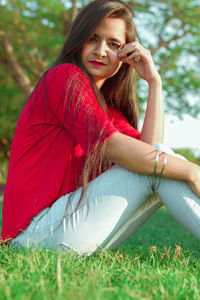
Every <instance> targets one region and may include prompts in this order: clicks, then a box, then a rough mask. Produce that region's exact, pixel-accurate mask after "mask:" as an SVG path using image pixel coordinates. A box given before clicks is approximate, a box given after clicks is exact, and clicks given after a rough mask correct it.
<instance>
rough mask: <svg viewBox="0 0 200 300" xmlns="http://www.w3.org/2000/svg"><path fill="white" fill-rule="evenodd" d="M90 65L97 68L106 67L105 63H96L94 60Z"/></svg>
mask: <svg viewBox="0 0 200 300" xmlns="http://www.w3.org/2000/svg"><path fill="white" fill-rule="evenodd" d="M90 63H91V64H92V65H94V66H97V67H102V66H105V64H104V63H102V62H100V61H95V60H92V61H90Z"/></svg>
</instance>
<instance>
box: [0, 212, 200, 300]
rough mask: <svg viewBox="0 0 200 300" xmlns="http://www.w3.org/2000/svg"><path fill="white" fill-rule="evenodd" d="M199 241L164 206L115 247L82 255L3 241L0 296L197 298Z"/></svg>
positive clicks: (0, 266) (0, 260)
mask: <svg viewBox="0 0 200 300" xmlns="http://www.w3.org/2000/svg"><path fill="white" fill-rule="evenodd" d="M199 267H200V255H199V241H197V240H196V239H195V238H194V237H192V236H191V235H190V234H189V233H188V232H187V231H185V230H184V229H183V228H182V227H181V226H179V225H178V224H177V223H176V221H174V219H173V218H172V217H171V216H169V214H168V213H167V211H166V210H165V209H164V208H161V209H159V210H158V211H157V212H156V213H155V214H154V216H153V217H152V218H151V219H150V220H149V221H148V222H147V223H146V224H145V225H144V226H143V227H142V228H141V229H140V230H138V232H137V233H136V234H135V235H134V236H133V237H131V238H130V239H129V240H128V241H127V242H125V243H124V244H123V245H122V246H121V247H119V248H118V249H116V250H114V251H110V250H109V251H103V250H102V251H100V252H99V253H98V254H96V255H94V256H91V257H81V258H80V257H78V256H76V255H72V254H63V255H61V254H60V253H58V252H56V251H47V250H45V249H37V250H28V249H17V250H15V251H14V250H12V249H11V248H7V247H1V249H0V299H4V300H6V299H9V300H10V299H20V300H21V299H58V300H59V299H72V300H76V299H81V300H84V299H85V300H86V299H87V300H90V299H91V300H93V299H97V300H98V299H99V300H100V299H112V300H114V299H118V300H121V299H146V300H147V299H148V300H162V299H188V300H189V299H194V300H197V299H199V297H200V288H199V286H200V277H199Z"/></svg>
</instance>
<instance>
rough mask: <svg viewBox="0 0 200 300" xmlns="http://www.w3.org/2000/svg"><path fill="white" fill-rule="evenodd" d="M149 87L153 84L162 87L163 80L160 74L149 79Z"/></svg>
mask: <svg viewBox="0 0 200 300" xmlns="http://www.w3.org/2000/svg"><path fill="white" fill-rule="evenodd" d="M147 83H148V85H149V87H151V86H160V87H162V80H161V77H160V75H159V74H158V76H156V77H154V78H152V79H151V80H149V81H147Z"/></svg>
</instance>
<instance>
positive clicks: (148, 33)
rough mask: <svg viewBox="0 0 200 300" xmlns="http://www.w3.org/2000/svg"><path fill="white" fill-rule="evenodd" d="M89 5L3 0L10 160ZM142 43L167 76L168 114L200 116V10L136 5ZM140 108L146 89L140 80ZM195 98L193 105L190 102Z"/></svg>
mask: <svg viewBox="0 0 200 300" xmlns="http://www.w3.org/2000/svg"><path fill="white" fill-rule="evenodd" d="M88 2H90V1H86V0H82V1H77V0H73V1H64V0H57V1H54V0H51V1H45V0H0V13H1V19H0V44H1V47H0V63H1V65H0V93H1V99H0V153H1V156H2V157H6V158H9V151H10V146H11V140H12V137H13V133H14V130H15V127H16V123H17V120H18V117H19V114H20V112H21V111H22V109H23V106H24V105H25V102H26V99H27V98H28V95H29V94H30V92H31V91H32V89H33V87H34V85H35V84H36V82H37V81H38V80H39V78H40V76H41V75H42V73H43V72H44V71H45V70H46V69H47V68H48V67H49V66H51V64H52V63H53V61H54V60H55V58H56V57H57V56H58V54H59V52H60V49H61V46H62V44H63V41H64V40H65V38H66V36H67V33H68V31H69V28H70V26H71V23H72V21H73V19H74V18H75V16H76V14H77V12H78V11H79V9H80V8H82V7H83V6H84V5H86V4H87V3H88ZM126 2H128V3H129V4H130V5H131V7H133V8H134V19H135V22H136V24H137V27H138V30H139V33H140V36H141V39H142V42H143V44H144V46H145V47H147V48H149V49H151V51H152V54H153V56H154V60H155V62H156V64H157V66H158V69H159V72H160V74H161V76H162V79H163V83H164V90H165V99H166V110H167V111H173V112H175V113H176V114H178V115H179V116H181V114H183V113H190V115H192V116H196V117H199V115H200V110H199V104H198V101H199V99H197V98H196V97H195V95H198V94H199V91H200V86H199V79H200V78H199V73H198V72H197V66H198V63H199V60H200V57H199V46H200V36H199V32H200V23H199V22H198V20H199V19H200V7H199V6H198V3H197V2H198V1H197V0H193V1H189V0H170V1H166V0H160V1H159V2H158V1H156V0H151V1H148V0H132V1H126ZM138 86H139V89H138V95H139V98H140V107H141V110H142V108H143V103H145V102H146V94H145V93H146V90H147V88H146V86H145V85H144V83H143V82H142V81H141V80H138ZM188 95H190V97H191V95H192V97H193V98H192V103H190V101H189V100H188Z"/></svg>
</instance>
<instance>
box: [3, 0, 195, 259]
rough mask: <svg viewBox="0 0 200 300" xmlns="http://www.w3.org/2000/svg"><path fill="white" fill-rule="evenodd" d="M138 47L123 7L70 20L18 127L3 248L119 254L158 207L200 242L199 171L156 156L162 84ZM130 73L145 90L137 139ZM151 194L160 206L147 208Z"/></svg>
mask: <svg viewBox="0 0 200 300" xmlns="http://www.w3.org/2000/svg"><path fill="white" fill-rule="evenodd" d="M136 38H137V33H136V29H135V26H134V23H133V20H132V12H131V9H130V8H129V7H128V6H127V5H126V4H125V3H123V2H122V1H119V0H115V1H114V0H113V1H107V0H106V1H105V0H95V1H93V2H91V3H90V4H89V5H88V6H86V7H85V8H84V9H83V10H82V11H81V12H80V13H79V15H78V16H77V18H76V19H75V21H74V23H73V26H72V28H71V31H70V33H69V36H68V38H67V40H66V42H65V44H64V46H63V49H62V51H61V54H60V55H59V57H58V59H57V60H56V62H55V64H54V66H53V67H52V68H51V69H50V70H48V71H47V72H46V73H45V74H44V75H43V76H42V78H41V80H40V81H39V83H38V85H37V86H36V88H35V90H34V91H33V93H32V95H31V97H30V98H29V100H28V102H27V104H26V106H25V108H24V110H23V112H22V114H21V116H20V119H19V122H18V125H17V129H16V132H15V135H14V138H13V143H12V149H11V157H10V164H9V170H8V177H7V184H6V189H5V196H4V203H3V228H2V239H3V240H4V241H5V240H10V239H11V240H12V244H13V245H18V244H19V245H20V246H23V247H26V246H29V247H35V246H37V245H38V246H44V247H47V248H56V249H63V250H64V251H68V250H70V251H74V252H76V253H78V254H79V255H83V254H91V253H94V252H95V251H97V249H99V248H115V247H117V246H118V245H120V244H121V243H122V242H123V241H124V240H125V239H127V238H128V237H129V236H130V235H132V234H133V233H134V232H135V231H136V230H137V229H138V228H139V227H140V226H141V225H142V224H143V223H144V222H145V221H146V220H147V219H148V218H149V216H150V215H151V214H152V213H153V212H154V211H155V210H156V209H157V208H158V207H160V206H161V205H162V204H164V205H165V206H166V207H167V209H168V210H169V212H170V213H171V214H172V215H173V216H174V217H175V218H176V219H177V220H178V221H179V222H180V223H182V224H183V225H184V226H185V227H186V228H187V229H188V230H190V231H191V232H192V233H193V234H194V235H195V236H196V237H197V238H198V239H200V230H199V226H197V225H200V198H199V197H200V168H199V167H198V166H196V165H195V164H192V163H190V162H188V161H186V160H183V159H180V158H177V157H176V156H175V155H174V154H173V152H172V151H171V153H172V154H167V153H166V151H162V149H160V151H159V146H158V145H154V146H152V145H153V144H158V143H162V141H163V131H164V130H163V98H162V83H161V79H160V76H159V74H158V72H157V70H156V68H155V65H154V62H153V60H152V57H151V54H150V51H148V50H146V49H145V48H143V47H142V45H141V44H140V43H139V42H137V41H136ZM135 71H136V72H137V74H138V75H139V76H140V77H141V78H143V79H144V80H146V81H147V83H148V85H149V96H148V102H147V109H146V114H145V120H144V124H143V128H142V131H141V133H140V132H139V131H138V130H137V101H136V96H135V94H136V93H135ZM167 152H170V151H167ZM114 164H115V165H114ZM152 174H154V175H152ZM155 192H157V193H158V194H159V196H160V199H161V202H160V201H151V200H148V199H149V196H151V195H153V194H154V193H155Z"/></svg>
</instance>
